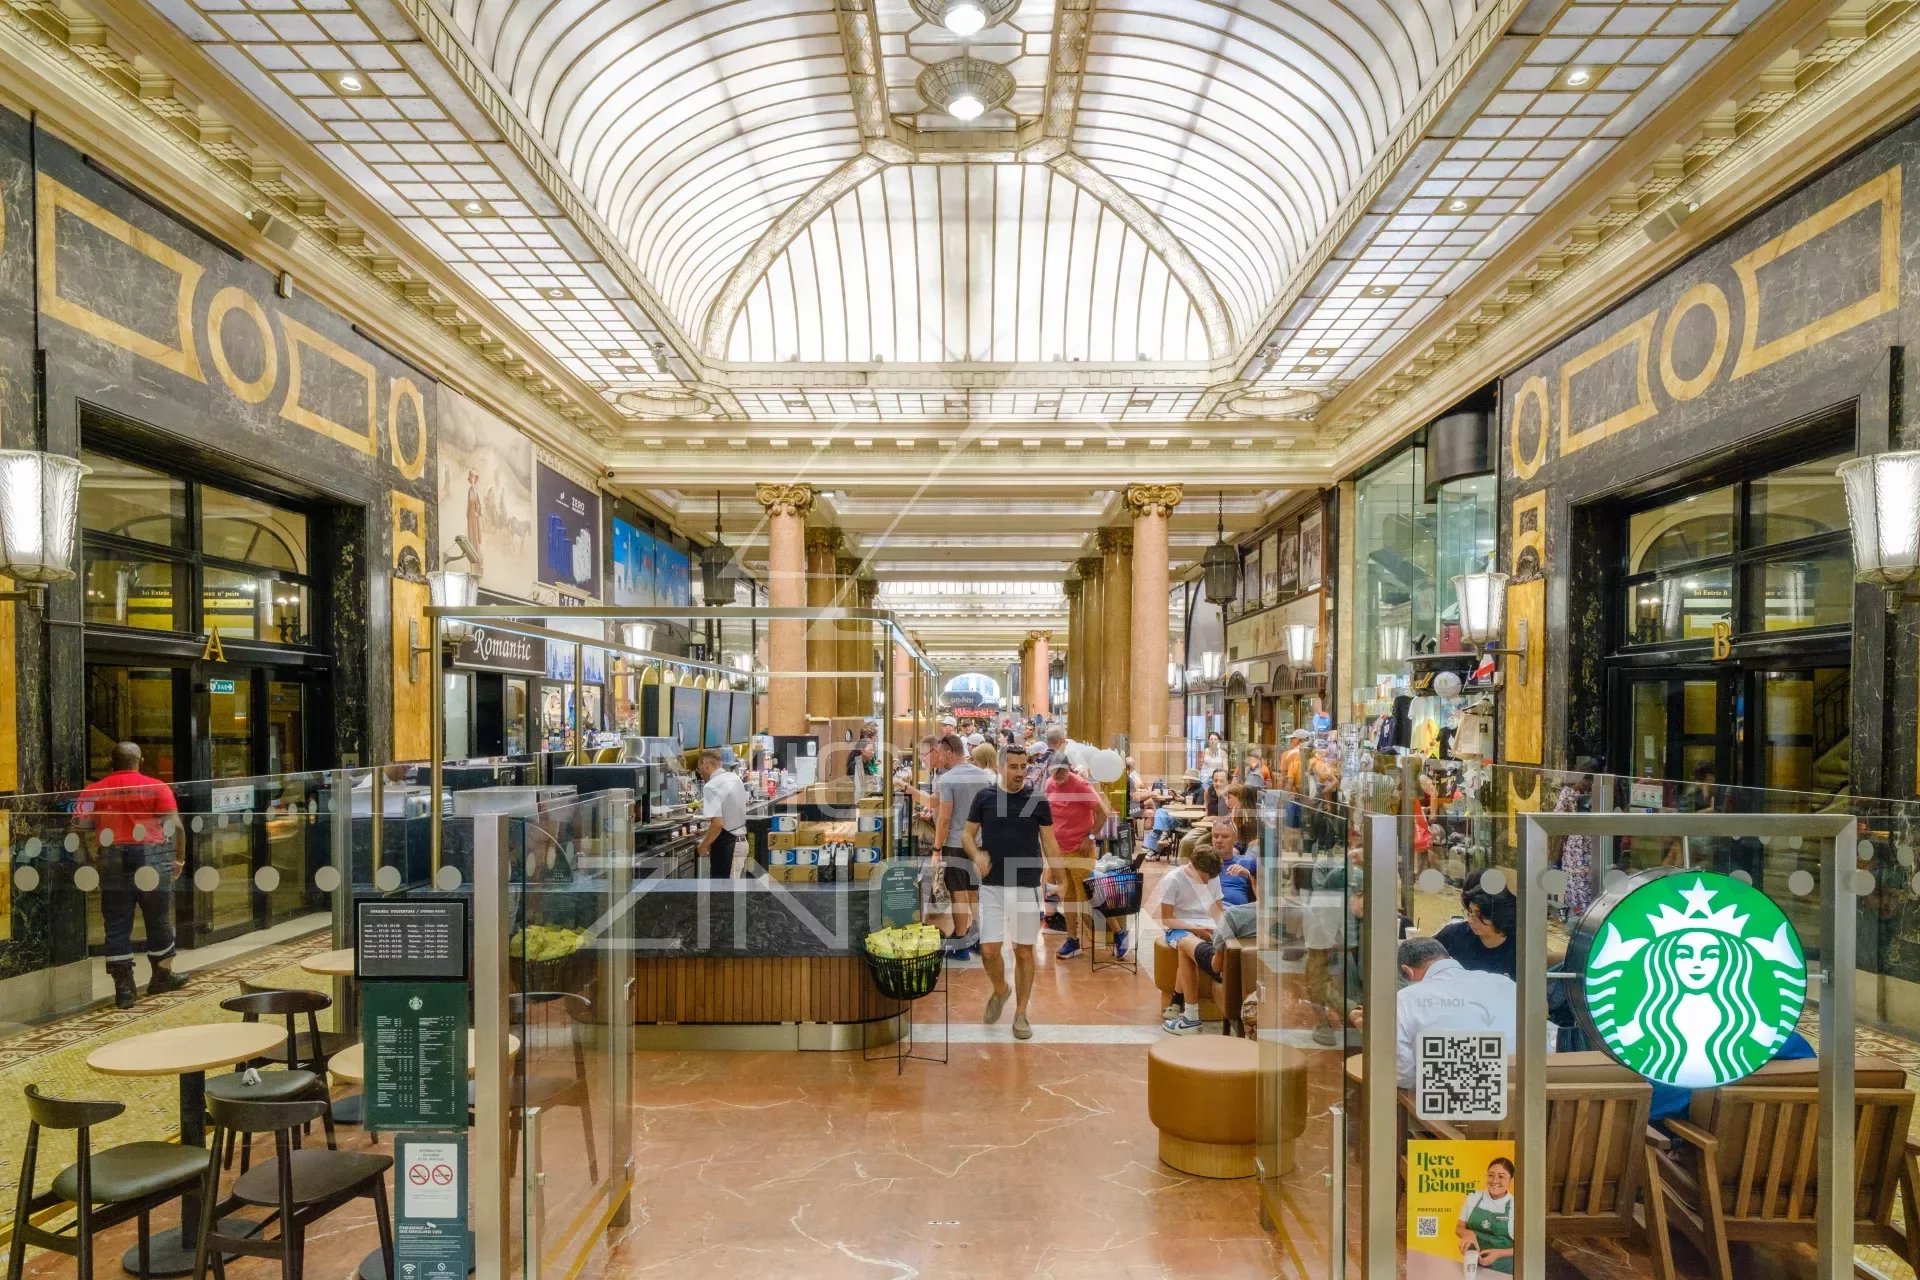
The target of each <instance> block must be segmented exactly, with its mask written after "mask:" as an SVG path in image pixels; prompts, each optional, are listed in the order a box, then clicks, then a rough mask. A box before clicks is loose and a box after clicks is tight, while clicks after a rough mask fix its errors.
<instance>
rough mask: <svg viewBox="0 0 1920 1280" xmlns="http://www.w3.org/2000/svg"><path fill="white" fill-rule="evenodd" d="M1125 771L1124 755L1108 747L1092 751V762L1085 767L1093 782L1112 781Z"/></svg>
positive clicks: (1125, 760) (1125, 761)
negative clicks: (1104, 749) (1103, 749)
mask: <svg viewBox="0 0 1920 1280" xmlns="http://www.w3.org/2000/svg"><path fill="white" fill-rule="evenodd" d="M1126 771H1127V759H1126V757H1125V756H1123V755H1121V754H1120V753H1119V752H1118V751H1114V750H1112V749H1111V748H1109V749H1108V750H1106V751H1096V752H1094V753H1093V760H1092V763H1091V764H1090V765H1089V766H1088V768H1087V776H1088V777H1090V778H1092V779H1093V780H1094V781H1095V782H1113V781H1116V780H1117V779H1118V778H1119V777H1120V775H1121V774H1123V773H1125V772H1126Z"/></svg>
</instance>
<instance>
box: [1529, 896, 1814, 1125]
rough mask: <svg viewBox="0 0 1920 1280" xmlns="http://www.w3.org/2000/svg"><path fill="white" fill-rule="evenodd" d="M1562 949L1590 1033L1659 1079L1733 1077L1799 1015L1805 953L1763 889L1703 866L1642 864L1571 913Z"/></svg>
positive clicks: (1759, 1058) (1752, 1065)
mask: <svg viewBox="0 0 1920 1280" xmlns="http://www.w3.org/2000/svg"><path fill="white" fill-rule="evenodd" d="M1567 959H1568V962H1569V965H1570V966H1571V968H1572V970H1573V972H1574V973H1575V974H1576V975H1578V980H1577V991H1578V995H1577V997H1576V1001H1575V1004H1576V1008H1577V1010H1578V1012H1579V1013H1580V1015H1581V1018H1582V1021H1583V1022H1584V1023H1585V1025H1586V1030H1587V1033H1588V1035H1589V1036H1590V1037H1591V1038H1593V1039H1594V1040H1596V1041H1598V1042H1599V1043H1600V1044H1603V1045H1605V1046H1606V1048H1607V1052H1608V1053H1610V1054H1612V1055H1613V1056H1614V1058H1616V1059H1617V1060H1618V1061H1619V1062H1620V1064H1621V1065H1622V1066H1625V1067H1626V1068H1628V1069H1629V1070H1631V1071H1634V1072H1636V1073H1637V1074H1639V1075H1642V1076H1644V1077H1646V1078H1647V1079H1649V1080H1657V1081H1659V1082H1661V1083H1663V1084H1671V1085H1678V1086H1680V1087H1681V1088H1685V1089H1705V1088H1713V1087H1716V1086H1719V1085H1725V1084H1731V1083H1733V1082H1734V1081H1736V1080H1739V1079H1741V1078H1743V1077H1745V1076H1748V1075H1751V1074H1752V1073H1753V1072H1754V1071H1756V1070H1758V1069H1759V1068H1760V1067H1762V1066H1764V1065H1765V1064H1766V1063H1768V1062H1770V1061H1771V1060H1772V1059H1773V1056H1774V1054H1775V1053H1776V1052H1777V1051H1778V1050H1779V1046H1780V1044H1781V1042H1782V1041H1783V1040H1785V1039H1786V1037H1787V1034H1788V1033H1789V1032H1791V1031H1792V1030H1793V1028H1794V1025H1795V1024H1796V1023H1797V1022H1798V1021H1799V1020H1800V1011H1801V1009H1802V1007H1803V1006H1804V1005H1805V1004H1806V999H1807V958H1806V954H1805V952H1803V951H1802V950H1801V948H1800V938H1799V935H1797V934H1796V933H1795V932H1794V930H1793V926H1792V924H1790V923H1789V922H1788V921H1787V917H1786V916H1785V915H1784V914H1783V913H1782V912H1781V910H1780V908H1779V907H1777V906H1775V905H1774V903H1773V901H1772V900H1771V899H1770V898H1768V897H1767V896H1766V895H1765V894H1763V893H1761V892H1760V891H1759V890H1758V889H1755V888H1754V887H1753V886H1752V885H1749V884H1747V883H1745V882H1744V881H1741V880H1736V879H1734V878H1733V877H1732V876H1726V875H1721V874H1719V873H1718V872H1711V871H1674V870H1670V869H1662V870H1657V871H1649V872H1641V873H1640V874H1638V875H1635V876H1631V877H1629V878H1628V879H1627V880H1626V881H1625V882H1624V883H1623V884H1621V885H1620V886H1619V887H1617V888H1616V889H1613V890H1609V891H1608V892H1607V893H1606V894H1604V895H1603V896H1602V897H1601V898H1600V900H1599V901H1597V902H1595V903H1594V905H1593V907H1592V909H1590V910H1589V911H1588V912H1587V914H1586V916H1585V918H1583V919H1582V921H1581V923H1580V928H1579V931H1578V932H1577V933H1576V934H1575V936H1574V941H1573V945H1572V947H1571V948H1570V949H1569V951H1568V955H1567Z"/></svg>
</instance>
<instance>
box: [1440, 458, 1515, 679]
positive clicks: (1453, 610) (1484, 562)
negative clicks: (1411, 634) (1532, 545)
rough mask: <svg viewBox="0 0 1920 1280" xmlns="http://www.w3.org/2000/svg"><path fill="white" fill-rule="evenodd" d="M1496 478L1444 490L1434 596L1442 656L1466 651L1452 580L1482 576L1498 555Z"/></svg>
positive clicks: (1454, 483)
mask: <svg viewBox="0 0 1920 1280" xmlns="http://www.w3.org/2000/svg"><path fill="white" fill-rule="evenodd" d="M1499 486H1500V482H1499V480H1498V478H1496V477H1494V476H1491V475H1486V476H1473V477H1470V478H1468V479H1465V480H1454V481H1451V482H1449V483H1447V484H1445V485H1442V486H1441V487H1440V501H1439V503H1438V504H1437V512H1436V518H1435V548H1434V575H1433V577H1434V597H1435V602H1436V604H1437V606H1438V608H1439V613H1438V616H1437V617H1436V618H1435V627H1434V635H1435V636H1436V637H1437V638H1438V639H1439V641H1440V652H1441V653H1459V652H1462V651H1463V650H1465V649H1466V647H1467V646H1466V644H1465V643H1464V642H1463V641H1462V640H1461V639H1460V606H1459V604H1458V602H1456V601H1455V599H1454V596H1453V580H1454V579H1455V578H1457V577H1459V576H1460V575H1461V574H1464V573H1480V572H1483V571H1484V570H1486V569H1487V568H1488V567H1489V566H1490V565H1491V564H1492V563H1493V559H1494V556H1495V555H1496V554H1497V553H1498V551H1499V537H1500V534H1499V521H1498V520H1497V518H1496V511H1495V500H1496V498H1497V496H1498V491H1499Z"/></svg>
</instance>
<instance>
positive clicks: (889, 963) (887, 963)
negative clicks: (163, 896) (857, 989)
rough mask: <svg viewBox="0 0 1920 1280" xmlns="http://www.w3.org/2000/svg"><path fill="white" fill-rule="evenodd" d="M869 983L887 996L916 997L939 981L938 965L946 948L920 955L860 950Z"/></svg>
mask: <svg viewBox="0 0 1920 1280" xmlns="http://www.w3.org/2000/svg"><path fill="white" fill-rule="evenodd" d="M860 954H861V955H864V956H865V957H866V958H867V970H868V972H870V973H872V974H873V985H874V986H876V987H878V988H880V994H881V995H883V996H885V997H887V998H888V999H889V1000H918V999H919V998H920V997H921V996H924V995H931V994H932V993H933V990H934V988H936V987H938V986H939V985H940V966H941V964H942V963H943V962H944V961H945V960H946V952H945V951H944V950H941V949H939V948H935V949H934V950H933V951H931V952H929V953H927V954H926V955H921V956H905V957H902V956H877V955H875V954H873V952H871V951H866V950H862V951H861V953H860Z"/></svg>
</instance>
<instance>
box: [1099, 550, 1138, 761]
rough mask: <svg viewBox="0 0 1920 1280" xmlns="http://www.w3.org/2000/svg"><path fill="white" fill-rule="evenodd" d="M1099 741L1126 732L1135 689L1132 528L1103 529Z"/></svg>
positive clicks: (1110, 740) (1108, 740) (1102, 742)
mask: <svg viewBox="0 0 1920 1280" xmlns="http://www.w3.org/2000/svg"><path fill="white" fill-rule="evenodd" d="M1100 551H1101V558H1102V560H1103V561H1104V563H1103V564H1102V565H1101V567H1100V614H1101V617H1100V661H1101V663H1102V664H1103V666H1104V668H1105V669H1104V670H1103V671H1102V672H1101V675H1100V742H1099V745H1100V746H1102V747H1110V746H1112V745H1113V739H1114V738H1115V737H1116V736H1117V735H1119V734H1123V733H1125V732H1127V727H1128V726H1127V717H1128V715H1129V714H1130V713H1131V711H1132V698H1131V696H1130V694H1131V691H1132V689H1133V530H1132V529H1128V528H1125V527H1122V526H1116V527H1113V528H1108V529H1102V530H1100Z"/></svg>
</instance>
